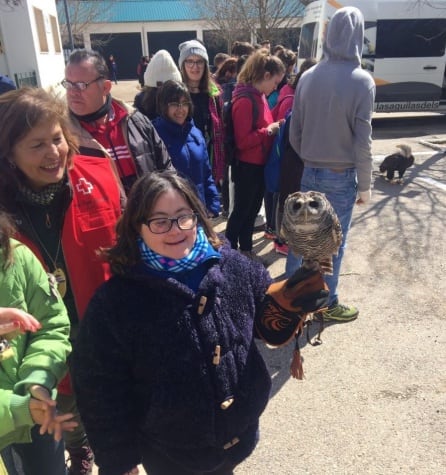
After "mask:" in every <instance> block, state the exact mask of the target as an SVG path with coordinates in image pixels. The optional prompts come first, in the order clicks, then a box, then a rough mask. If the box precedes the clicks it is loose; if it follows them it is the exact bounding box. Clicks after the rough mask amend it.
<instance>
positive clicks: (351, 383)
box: [96, 81, 446, 475]
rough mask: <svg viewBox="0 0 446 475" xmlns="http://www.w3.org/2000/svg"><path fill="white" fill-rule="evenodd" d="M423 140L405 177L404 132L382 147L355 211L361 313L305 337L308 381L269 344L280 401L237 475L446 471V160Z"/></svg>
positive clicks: (351, 270) (280, 261)
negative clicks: (399, 149) (391, 156)
mask: <svg viewBox="0 0 446 475" xmlns="http://www.w3.org/2000/svg"><path fill="white" fill-rule="evenodd" d="M137 92H138V89H137V82H136V81H130V82H125V83H124V82H122V83H119V84H118V85H116V86H113V91H112V93H113V94H114V95H115V96H116V97H121V98H123V99H124V100H126V101H129V102H131V101H132V100H133V97H134V95H135V94H136V93H137ZM445 125H446V124H445ZM429 132H430V131H429V130H427V131H426V133H425V135H426V136H429V135H430V134H429ZM434 138H435V139H436V140H437V141H441V140H443V139H446V128H445V130H444V134H436V135H435V137H432V136H429V137H428V138H427V140H428V141H429V140H431V141H433V139H434ZM418 139H419V137H416V138H415V137H413V138H411V139H410V140H411V143H412V144H413V148H414V151H415V158H416V163H415V165H414V166H413V167H412V168H410V169H409V170H408V171H407V172H406V177H405V178H406V179H405V182H404V183H403V184H402V185H392V184H390V183H388V182H387V181H385V180H384V179H383V178H382V177H381V176H379V174H378V172H377V165H378V163H379V161H380V160H381V159H382V156H383V154H385V153H390V150H389V149H390V148H391V147H392V145H394V144H396V143H397V142H398V137H393V138H392V139H388V141H386V140H387V139H386V140H376V141H375V140H374V143H373V150H374V155H375V171H374V174H373V178H374V184H373V198H372V202H371V203H370V204H369V205H365V206H357V207H356V208H355V211H354V216H353V223H352V228H351V231H350V233H349V238H348V247H347V250H346V253H345V256H344V261H343V266H342V269H341V277H340V283H339V295H340V299H341V302H342V303H347V304H350V305H355V306H357V307H358V308H359V310H360V314H359V318H358V319H357V320H356V321H354V322H350V323H344V324H330V325H326V327H325V329H324V331H323V333H322V341H323V343H322V344H321V345H319V346H316V347H312V346H310V345H308V344H306V340H305V339H303V340H302V346H303V350H302V354H303V357H304V370H305V375H306V376H305V379H304V380H303V381H297V380H294V379H292V378H290V375H289V363H290V358H291V353H292V348H291V347H290V346H289V347H285V348H281V349H275V350H271V349H268V348H266V347H265V346H264V345H263V344H259V346H260V347H261V351H262V354H263V355H264V358H265V360H266V362H267V365H268V368H269V370H270V373H271V375H272V378H273V389H272V395H271V401H270V403H269V405H268V407H267V409H266V411H265V413H264V414H263V416H262V418H261V434H260V442H259V444H258V447H257V449H256V450H255V452H254V453H253V454H252V456H251V457H250V458H249V459H247V460H246V461H245V462H244V463H243V464H241V465H240V466H239V467H238V468H237V469H236V471H235V473H236V475H301V474H302V475H303V474H311V475H323V474H334V475H338V474H339V475H356V474H372V475H381V474H382V475H388V474H415V475H440V474H444V473H446V373H445V368H446V304H445V295H446V278H445V267H446V259H445V257H446V252H445V235H446V176H445V161H446V157H445V154H444V153H443V152H442V149H441V147H440V149H439V151H437V150H435V149H433V148H431V147H429V146H426V145H423V144H421V143H420V141H419V140H418ZM224 226H225V222H224V221H223V220H220V221H219V222H218V223H216V228H217V229H218V230H223V229H224ZM255 250H256V251H257V252H258V253H259V254H260V255H262V256H263V257H264V258H265V259H266V260H267V262H268V264H269V266H268V267H269V270H270V271H271V274H272V275H273V276H274V277H280V276H281V275H283V271H284V266H285V258H284V257H281V256H279V255H278V254H275V253H274V251H273V249H272V243H271V242H270V241H266V240H264V239H263V237H262V232H257V233H256V234H255ZM312 334H313V333H312ZM96 473H97V472H96ZM140 473H141V475H142V474H144V473H145V472H144V471H143V470H142V469H141V471H140ZM172 475H175V474H172Z"/></svg>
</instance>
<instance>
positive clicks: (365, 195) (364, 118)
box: [353, 85, 375, 204]
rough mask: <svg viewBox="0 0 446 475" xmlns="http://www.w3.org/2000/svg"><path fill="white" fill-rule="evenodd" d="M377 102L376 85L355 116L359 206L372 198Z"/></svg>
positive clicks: (354, 137) (354, 138) (354, 132)
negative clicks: (373, 134)
mask: <svg viewBox="0 0 446 475" xmlns="http://www.w3.org/2000/svg"><path fill="white" fill-rule="evenodd" d="M374 100H375V87H374V85H372V86H371V88H370V89H369V90H368V92H367V94H366V95H365V96H364V98H363V99H362V101H361V102H360V105H359V107H358V110H357V111H356V114H355V120H354V124H353V127H354V129H353V140H354V145H353V146H354V154H355V165H356V174H357V177H358V194H359V199H358V201H357V203H358V204H366V203H368V202H369V201H370V198H371V183H372V113H373V104H374Z"/></svg>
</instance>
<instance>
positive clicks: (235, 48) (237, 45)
mask: <svg viewBox="0 0 446 475" xmlns="http://www.w3.org/2000/svg"><path fill="white" fill-rule="evenodd" d="M254 51H255V48H254V46H253V45H252V44H251V43H248V42H247V41H234V43H232V48H231V56H243V55H245V54H247V55H250V54H252V53H254Z"/></svg>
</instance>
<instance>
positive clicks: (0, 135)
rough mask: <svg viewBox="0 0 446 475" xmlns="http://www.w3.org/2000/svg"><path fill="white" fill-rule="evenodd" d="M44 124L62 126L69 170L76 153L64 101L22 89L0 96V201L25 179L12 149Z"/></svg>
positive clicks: (26, 88) (45, 92)
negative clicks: (13, 158)
mask: <svg viewBox="0 0 446 475" xmlns="http://www.w3.org/2000/svg"><path fill="white" fill-rule="evenodd" d="M42 123H57V124H60V127H61V129H62V133H63V135H64V137H65V140H66V141H67V144H68V159H67V164H68V167H71V166H72V157H73V155H74V154H75V153H76V152H77V148H78V145H77V141H76V138H75V136H74V135H73V133H72V132H71V130H70V127H69V119H68V114H67V107H66V104H65V102H64V101H62V100H61V99H60V98H58V97H56V96H55V95H54V94H52V93H50V92H47V91H45V90H44V89H40V88H37V87H36V88H31V87H23V88H20V89H17V90H15V91H9V92H6V93H5V94H2V95H0V200H1V202H2V203H3V197H4V196H5V195H7V194H8V193H11V191H10V190H11V189H12V190H15V189H16V188H17V185H18V183H19V182H22V183H26V176H25V175H24V174H23V173H22V172H21V171H20V170H19V169H18V168H16V167H14V164H13V162H12V155H13V149H14V147H15V145H16V144H17V143H18V142H19V141H20V140H22V139H23V138H24V137H25V136H26V135H27V134H28V133H29V132H30V131H31V130H32V129H33V128H34V127H36V126H37V125H39V124H42Z"/></svg>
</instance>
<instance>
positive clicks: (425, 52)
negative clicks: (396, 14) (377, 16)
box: [376, 18, 446, 58]
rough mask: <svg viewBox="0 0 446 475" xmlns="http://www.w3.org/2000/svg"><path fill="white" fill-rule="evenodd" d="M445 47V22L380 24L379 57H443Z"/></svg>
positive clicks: (378, 27)
mask: <svg viewBox="0 0 446 475" xmlns="http://www.w3.org/2000/svg"><path fill="white" fill-rule="evenodd" d="M445 46H446V18H435V19H421V20H378V21H377V33H376V57H379V58H420V57H434V56H443V55H444V52H445Z"/></svg>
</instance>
